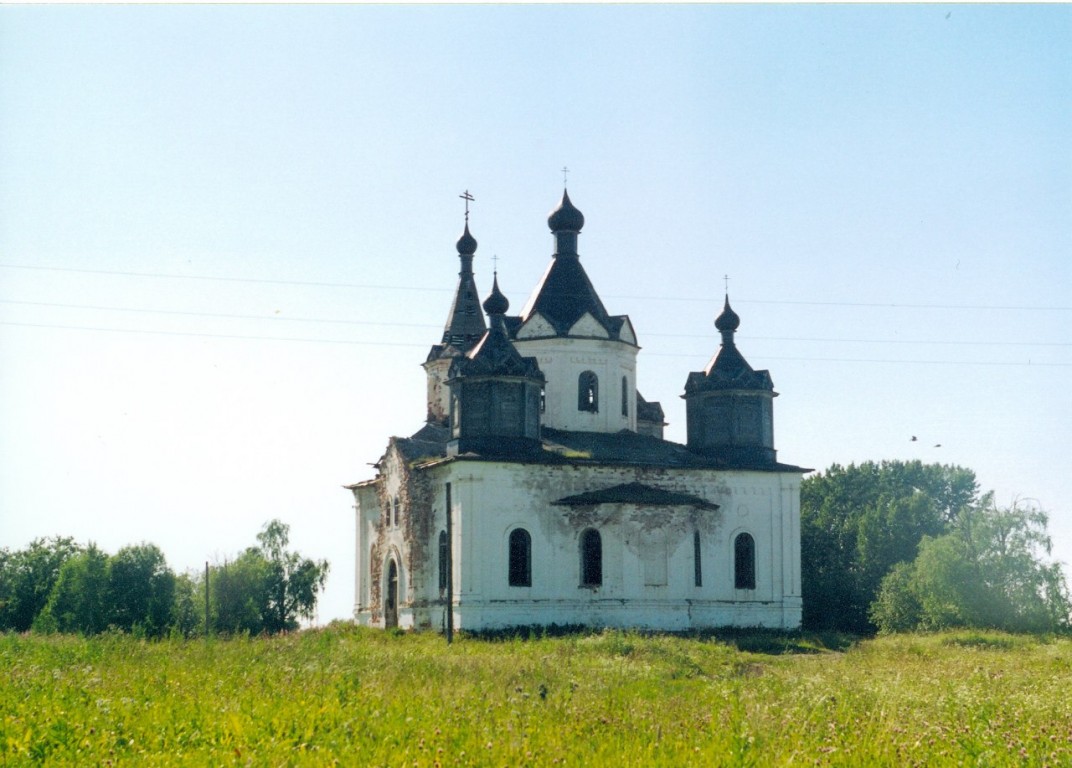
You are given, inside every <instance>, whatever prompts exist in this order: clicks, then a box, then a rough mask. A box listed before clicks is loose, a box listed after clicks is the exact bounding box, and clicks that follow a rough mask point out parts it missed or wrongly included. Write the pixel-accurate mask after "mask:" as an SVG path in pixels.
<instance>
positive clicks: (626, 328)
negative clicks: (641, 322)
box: [618, 317, 637, 344]
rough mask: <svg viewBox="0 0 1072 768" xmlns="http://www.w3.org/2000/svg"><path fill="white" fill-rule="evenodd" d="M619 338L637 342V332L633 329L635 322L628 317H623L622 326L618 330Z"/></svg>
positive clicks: (631, 342) (630, 342)
mask: <svg viewBox="0 0 1072 768" xmlns="http://www.w3.org/2000/svg"><path fill="white" fill-rule="evenodd" d="M618 338H619V339H621V340H622V341H624V342H627V343H629V344H636V343H637V340H636V332H635V331H634V330H633V324H632V323H631V322H629V318H628V317H622V327H621V330H619V331H618Z"/></svg>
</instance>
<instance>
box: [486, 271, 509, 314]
mask: <svg viewBox="0 0 1072 768" xmlns="http://www.w3.org/2000/svg"><path fill="white" fill-rule="evenodd" d="M508 309H510V301H509V299H507V298H506V297H505V296H503V294H502V291H500V290H499V276H498V275H496V276H495V278H494V280H493V281H492V285H491V295H490V296H488V297H487V298H486V299H484V311H485V312H487V313H488V314H489V315H505V314H506V310H508Z"/></svg>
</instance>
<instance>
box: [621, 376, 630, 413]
mask: <svg viewBox="0 0 1072 768" xmlns="http://www.w3.org/2000/svg"><path fill="white" fill-rule="evenodd" d="M622 416H626V417H628V416H629V379H628V377H626V376H622Z"/></svg>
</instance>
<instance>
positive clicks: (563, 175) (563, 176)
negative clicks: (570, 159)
mask: <svg viewBox="0 0 1072 768" xmlns="http://www.w3.org/2000/svg"><path fill="white" fill-rule="evenodd" d="M568 175H569V168H567V167H566V166H562V186H566V183H567V182H566V177H567V176H568Z"/></svg>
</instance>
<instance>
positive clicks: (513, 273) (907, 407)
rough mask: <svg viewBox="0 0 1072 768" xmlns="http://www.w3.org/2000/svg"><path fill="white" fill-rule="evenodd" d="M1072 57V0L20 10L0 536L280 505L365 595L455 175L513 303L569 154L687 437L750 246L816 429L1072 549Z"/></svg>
mask: <svg viewBox="0 0 1072 768" xmlns="http://www.w3.org/2000/svg"><path fill="white" fill-rule="evenodd" d="M1070 49H1072V8H1070V7H1069V6H1066V5H1056V6H1014V5H998V6H987V5H908V6H844V5H833V6H826V5H823V6H753V5H735V6H693V5H688V6H651V5H645V6H622V5H616V6H542V5H540V6H488V5H470V6H435V7H430V6H422V7H417V8H414V7H405V6H372V7H361V6H341V7H340V6H313V7H309V6H256V7H248V6H226V5H225V6H190V5H184V6H164V7H159V6H112V7H107V6H87V7H76V6H61V7H44V6H37V7H31V6H18V7H12V6H6V7H3V8H0V71H2V72H3V73H4V75H3V77H2V78H0V168H2V169H3V172H2V174H0V363H2V365H0V425H2V426H0V546H9V547H21V546H24V545H25V544H26V543H28V542H29V540H30V539H32V538H33V537H35V536H43V535H51V534H68V535H73V536H75V537H76V538H79V539H80V540H83V541H84V540H88V539H93V540H95V541H97V542H98V543H99V544H100V545H101V546H103V547H104V548H106V549H108V550H110V551H115V550H116V549H118V548H119V547H121V546H123V545H125V544H128V543H135V542H138V541H142V540H147V541H152V542H154V543H156V544H158V545H160V546H161V547H162V548H163V549H164V551H165V552H166V554H167V555H168V558H169V561H170V562H171V564H172V565H173V567H176V568H177V569H180V570H182V569H185V568H196V567H198V566H199V565H201V564H202V563H203V562H204V561H205V560H206V559H209V560H211V559H214V558H217V557H219V558H222V557H224V556H227V555H231V554H234V553H235V552H237V551H239V550H240V549H242V548H243V547H245V546H247V545H249V544H252V543H253V542H254V536H255V534H256V532H257V531H258V530H259V528H260V526H261V525H262V524H263V523H264V522H265V521H267V520H269V519H271V518H273V517H278V518H280V519H282V520H284V521H285V522H287V523H289V524H290V525H291V527H292V543H294V544H295V545H296V546H297V547H298V548H299V549H300V550H302V551H303V552H305V553H306V554H309V555H314V556H317V557H327V558H329V559H330V560H331V561H332V564H333V572H332V575H331V579H330V582H329V589H328V593H327V594H326V596H325V599H324V602H323V605H322V610H321V618H322V619H324V620H326V619H330V618H333V617H338V616H344V615H346V614H347V613H348V611H349V608H350V604H351V602H352V597H353V595H352V576H353V574H352V568H353V554H352V552H351V551H350V549H351V546H350V545H351V542H352V536H353V520H352V514H351V511H350V504H351V500H350V498H349V497H348V494H347V493H346V492H345V491H343V490H342V489H341V486H342V485H343V484H345V483H350V482H355V481H357V480H361V479H364V478H367V477H370V476H371V474H372V469H371V467H369V466H368V464H369V462H373V461H375V460H376V459H377V458H378V457H379V455H380V452H381V450H382V448H383V447H384V445H385V441H386V438H387V436H388V435H391V434H409V433H411V432H413V431H415V430H416V429H417V428H418V427H419V426H420V423H421V420H422V418H423V414H424V410H423V397H424V379H423V372H422V371H421V369H420V367H419V364H420V363H421V362H422V361H423V359H424V356H425V354H426V352H427V348H428V346H429V345H430V344H432V343H433V342H435V341H437V340H438V336H439V333H440V328H441V326H442V323H443V322H444V320H445V319H446V313H447V310H448V308H449V303H450V290H451V289H452V288H453V285H454V282H455V280H456V273H457V260H456V256H455V251H454V242H455V240H456V239H457V236H458V234H459V233H460V230H461V225H462V211H463V208H462V201H461V200H459V199H458V197H457V195H458V194H460V193H461V192H462V191H463V190H465V189H469V190H470V191H471V192H472V193H473V194H474V196H475V197H476V201H475V202H474V204H473V208H472V215H471V224H472V230H473V234H474V235H475V236H476V238H477V240H478V241H479V243H480V246H479V249H478V251H477V257H476V263H475V270H476V272H477V284H478V287H479V288H480V290H481V291H482V292H487V291H488V290H489V289H490V283H491V257H492V256H493V255H495V256H497V257H498V266H499V282H500V286H501V287H502V289H503V291H504V292H505V293H506V295H507V296H508V298H509V299H510V301H511V304H512V306H513V309H514V311H518V310H520V308H521V307H522V306H523V304H524V302H525V299H526V298H527V296H528V293H529V292H530V291H531V289H532V288H533V287H534V286H535V284H536V281H537V280H538V278H539V276H540V274H541V273H542V272H543V270H544V268H545V267H546V264H547V262H548V260H549V258H550V252H551V237H550V234H549V233H548V231H547V228H546V214H547V212H548V211H550V210H551V208H553V207H554V205H555V204H556V203H557V200H558V198H559V196H560V195H561V188H562V173H561V171H560V169H561V168H562V167H563V166H568V167H569V168H570V169H571V171H570V174H569V188H570V195H571V197H572V199H573V200H574V202H575V203H576V204H577V206H578V207H579V208H580V209H581V210H582V211H583V212H584V214H585V217H586V222H587V223H586V225H585V228H584V231H583V233H582V235H581V239H580V252H581V254H582V259H583V263H584V264H585V266H586V269H587V270H588V273H589V275H590V277H591V278H592V281H593V283H594V284H595V286H596V288H597V289H598V290H599V292H600V294H601V296H602V297H603V299H604V303H605V304H606V305H607V307H608V310H610V311H611V312H612V313H615V314H619V313H620V314H629V315H630V317H631V319H632V321H633V324H634V326H635V327H636V329H637V332H638V335H639V337H640V343H641V346H642V351H641V353H640V358H639V371H638V378H639V384H640V388H641V391H642V392H643V394H644V395H645V397H647V398H648V399H655V400H660V401H661V402H662V403H663V405H664V408H665V409H666V411H667V414H668V417H669V420H670V422H671V425H670V429H669V434H668V436H669V437H671V438H672V439H679V440H682V439H683V438H684V408H683V404H682V401H681V400H680V399H679V398H678V395H680V394H681V392H682V389H683V385H684V381H685V378H686V376H687V374H688V372H689V371H692V370H700V369H701V368H702V367H703V366H704V365H705V364H706V362H707V360H708V358H709V357H710V356H711V355H712V354H713V353H714V351H715V350H716V348H717V344H718V336H717V334H716V333H715V331H714V328H713V327H712V321H713V319H714V317H715V315H716V314H717V313H718V311H719V309H720V307H721V303H722V293H723V285H724V283H723V280H722V276H723V275H725V274H729V276H730V281H729V289H730V293H731V297H732V300H733V303H734V307H735V308H736V309H737V311H738V313H739V314H740V315H741V317H742V325H741V329H740V332H739V334H738V340H739V346H740V347H741V349H742V350H743V352H744V353H745V355H746V356H747V357H748V359H749V360H750V362H752V364H753V365H754V366H756V367H766V368H769V369H770V371H771V374H772V377H773V379H774V382H775V386H776V388H777V390H778V391H779V392H780V393H781V396H780V397H779V398H778V400H777V401H776V403H775V439H776V444H777V447H778V449H779V456H780V458H782V459H783V460H785V461H788V462H792V463H796V464H801V465H804V466H810V467H815V468H819V469H822V468H825V467H827V466H829V465H830V464H831V463H833V462H841V463H848V462H852V461H863V460H868V459H873V460H882V459H913V458H919V459H922V460H924V461H941V462H944V463H956V464H960V465H962V466H966V467H970V468H972V469H974V470H975V471H976V473H977V474H978V477H979V480H980V483H981V485H982V486H983V487H984V488H992V489H995V490H996V491H997V493H998V498H999V500H1001V501H1003V502H1007V501H1009V500H1011V499H1012V498H1013V497H1014V496H1016V495H1019V496H1021V497H1031V498H1036V499H1038V500H1039V502H1040V503H1041V504H1042V506H1043V507H1044V508H1046V509H1048V510H1049V511H1050V512H1051V514H1052V521H1051V531H1052V533H1053V535H1054V538H1055V543H1056V550H1055V554H1056V555H1057V556H1058V557H1060V558H1061V559H1062V560H1065V561H1072V471H1070V470H1072V450H1070V449H1069V446H1068V435H1069V434H1072V397H1070V395H1069V382H1070V372H1072V354H1070V349H1072V332H1070V330H1072V299H1070V298H1069V295H1070V289H1072V267H1070V266H1069V264H1070V259H1069V256H1070V254H1072V227H1070V221H1072V143H1070V140H1069V136H1072V55H1070V54H1072V50H1070ZM912 435H917V436H918V437H919V440H917V441H916V442H910V440H909V438H910V437H911V436H912ZM939 443H940V444H941V446H942V447H941V448H936V447H934V446H935V445H936V444H939Z"/></svg>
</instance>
